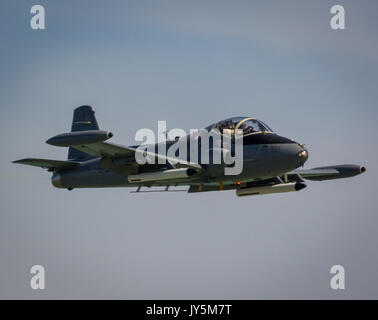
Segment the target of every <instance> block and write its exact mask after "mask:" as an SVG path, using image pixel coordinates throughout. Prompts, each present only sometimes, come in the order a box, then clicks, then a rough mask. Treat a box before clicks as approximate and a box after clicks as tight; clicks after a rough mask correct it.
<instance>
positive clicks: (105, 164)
mask: <svg viewBox="0 0 378 320" xmlns="http://www.w3.org/2000/svg"><path fill="white" fill-rule="evenodd" d="M243 119H245V117H241V118H230V119H226V120H224V121H223V122H219V123H220V124H221V123H223V124H224V123H228V122H230V123H231V122H232V121H237V122H239V121H241V122H240V124H241V123H242V121H243ZM251 121H254V120H251ZM215 125H216V124H215ZM260 125H261V127H264V128H265V129H263V131H261V132H254V133H253V134H249V135H245V136H244V138H243V141H244V143H243V170H242V172H241V173H240V174H238V175H225V174H224V169H225V166H226V164H225V163H223V162H222V163H221V164H213V163H211V161H210V164H202V163H201V161H200V158H201V154H200V151H199V155H198V161H197V162H196V163H195V164H196V166H197V167H199V168H200V169H198V168H197V167H196V168H195V169H191V170H195V171H191V172H192V174H191V175H190V176H188V177H187V178H181V179H173V180H163V181H162V180H160V181H159V180H154V181H148V182H143V181H141V182H137V183H133V182H132V183H130V182H129V181H128V176H129V175H135V174H143V173H146V172H157V171H163V170H170V169H173V168H174V166H172V164H171V163H169V162H168V163H167V164H146V165H139V164H137V163H136V161H135V156H134V152H135V151H133V150H134V148H135V146H134V147H122V146H117V145H114V144H107V143H104V142H103V141H105V140H107V139H108V138H110V137H111V136H112V134H111V133H109V132H106V131H102V130H99V126H98V123H97V120H96V118H95V116H94V110H93V108H92V107H90V106H81V107H79V108H77V109H76V110H75V111H74V118H73V123H72V132H71V133H66V134H61V135H58V136H55V137H53V138H51V139H49V140H47V143H50V144H53V145H57V146H69V155H68V159H69V161H66V162H64V161H54V160H44V159H23V160H19V161H16V163H22V164H29V165H38V164H40V166H41V167H46V168H48V169H49V170H50V171H53V176H52V184H53V185H54V186H55V187H57V188H67V189H69V190H71V189H74V188H104V187H131V186H134V187H138V186H147V187H151V186H168V185H169V186H182V185H187V186H190V189H189V192H202V191H213V190H220V189H221V190H230V189H237V188H247V187H248V188H252V189H253V187H254V186H256V187H261V186H265V185H266V186H269V185H272V184H274V185H275V184H281V183H287V182H296V183H297V184H298V185H300V186H301V188H295V190H300V189H302V188H303V187H305V184H304V183H303V179H302V178H305V179H309V180H328V179H337V178H344V177H351V176H354V175H356V174H359V173H361V172H363V171H365V168H364V167H361V166H357V165H339V166H328V167H322V168H315V169H310V170H303V171H300V170H299V171H298V170H295V169H297V168H299V167H301V166H303V165H304V163H305V162H306V161H307V158H308V153H307V150H305V148H304V147H303V145H301V144H299V143H297V142H295V141H293V140H291V139H287V138H285V137H282V136H279V135H277V134H276V133H274V132H272V131H271V130H270V128H269V127H268V126H266V125H265V124H264V123H262V122H260ZM210 127H214V125H212V126H210ZM248 128H251V127H248ZM248 130H251V129H248ZM188 141H189V139H188ZM172 143H174V141H173V142H172V141H171V142H170V141H168V142H166V144H165V146H166V147H167V148H168V147H169V146H170V145H171V144H172ZM179 143H181V142H179ZM183 143H185V144H186V145H185V147H186V148H188V149H187V150H188V152H187V158H186V159H184V160H186V161H187V163H186V164H184V165H183V164H179V166H184V167H185V166H186V165H188V166H189V167H191V166H193V165H194V164H193V162H192V159H189V154H190V151H189V150H190V149H189V144H188V142H187V141H185V142H183ZM75 147H76V148H77V149H76V148H75ZM154 149H155V150H158V145H155V146H154ZM101 150H105V151H106V152H105V151H104V152H102V151H101ZM200 150H201V149H200ZM85 151H87V152H85ZM109 152H110V153H109ZM111 152H113V153H111ZM156 152H157V151H156ZM36 160H38V161H36ZM198 164H199V165H200V166H198ZM293 170H295V171H293ZM195 172H197V173H195ZM193 173H194V174H193ZM251 194H252V193H251Z"/></svg>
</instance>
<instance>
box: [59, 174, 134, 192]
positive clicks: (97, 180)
mask: <svg viewBox="0 0 378 320" xmlns="http://www.w3.org/2000/svg"><path fill="white" fill-rule="evenodd" d="M61 180H62V185H63V186H64V187H66V188H105V187H122V186H127V185H128V184H129V183H128V181H127V178H126V177H123V176H121V175H118V174H116V173H113V172H109V171H105V170H103V169H94V170H86V171H82V172H72V173H63V174H62V175H61Z"/></svg>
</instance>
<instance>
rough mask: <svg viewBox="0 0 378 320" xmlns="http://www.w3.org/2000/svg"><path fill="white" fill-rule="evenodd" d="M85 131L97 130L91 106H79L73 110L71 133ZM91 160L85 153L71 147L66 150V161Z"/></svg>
mask: <svg viewBox="0 0 378 320" xmlns="http://www.w3.org/2000/svg"><path fill="white" fill-rule="evenodd" d="M85 130H99V126H98V123H97V120H96V117H95V111H94V109H93V108H92V107H91V106H81V107H78V108H76V109H75V110H74V115H73V120H72V127H71V132H75V131H85ZM92 158H93V157H92V156H90V155H89V154H87V153H85V152H81V151H79V150H76V149H74V148H71V147H70V148H69V149H68V160H75V161H86V160H89V159H92Z"/></svg>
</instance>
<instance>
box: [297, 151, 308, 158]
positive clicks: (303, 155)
mask: <svg viewBox="0 0 378 320" xmlns="http://www.w3.org/2000/svg"><path fill="white" fill-rule="evenodd" d="M297 157H298V158H300V159H306V160H307V158H308V152H307V150H306V149H302V150H301V151H299V152H298V153H297Z"/></svg>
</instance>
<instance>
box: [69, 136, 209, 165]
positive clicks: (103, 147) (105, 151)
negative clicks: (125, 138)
mask: <svg viewBox="0 0 378 320" xmlns="http://www.w3.org/2000/svg"><path fill="white" fill-rule="evenodd" d="M71 147H72V148H75V149H77V150H79V151H82V152H85V153H88V154H90V155H91V156H94V157H108V158H120V157H135V153H136V152H138V151H137V149H136V148H134V147H126V146H120V145H117V144H114V143H109V142H98V143H91V144H85V145H73V146H71ZM145 153H146V155H148V156H149V157H155V158H156V159H159V158H160V159H164V160H165V161H167V162H169V163H170V164H172V165H173V166H175V164H178V165H180V166H184V167H189V168H193V169H201V168H202V167H201V166H200V165H199V164H197V163H193V162H189V161H185V160H182V159H179V158H171V157H168V156H165V155H161V154H157V153H154V152H149V151H145Z"/></svg>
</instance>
